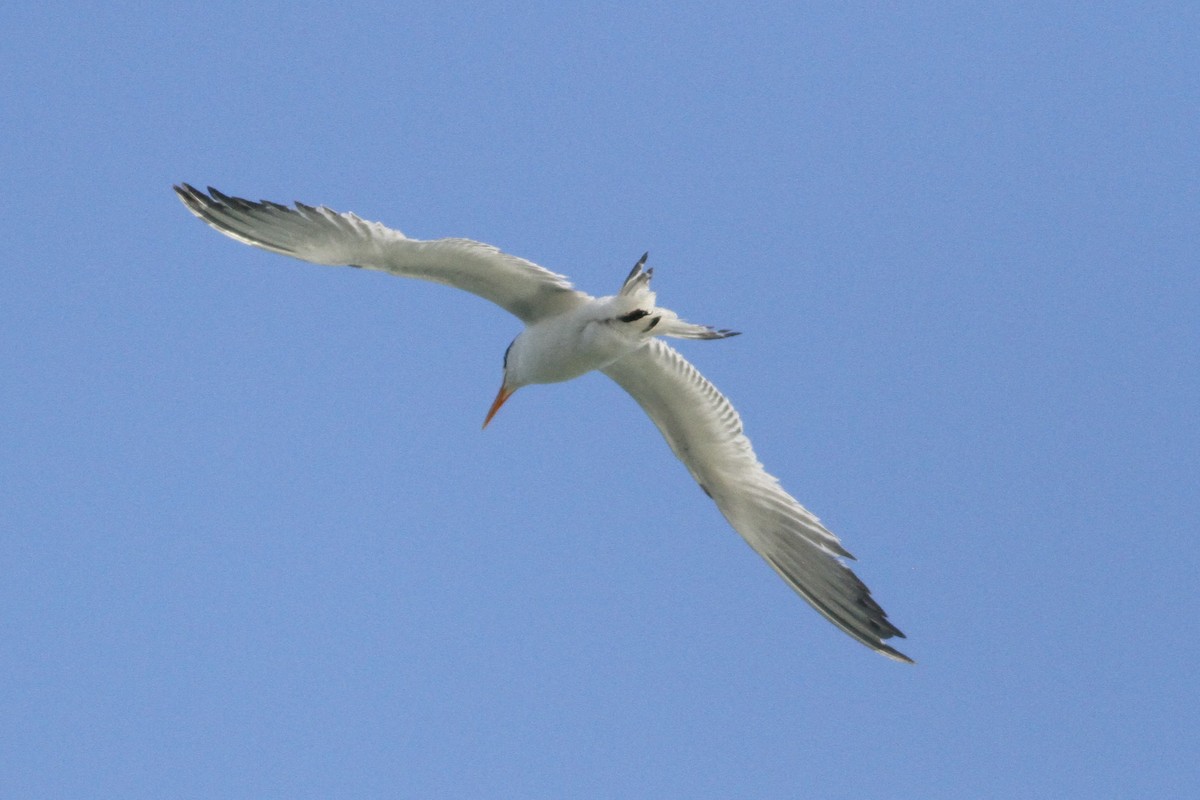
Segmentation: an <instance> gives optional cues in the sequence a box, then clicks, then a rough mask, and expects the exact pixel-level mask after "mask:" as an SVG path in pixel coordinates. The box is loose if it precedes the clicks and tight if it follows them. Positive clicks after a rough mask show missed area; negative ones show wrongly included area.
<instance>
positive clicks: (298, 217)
mask: <svg viewBox="0 0 1200 800" xmlns="http://www.w3.org/2000/svg"><path fill="white" fill-rule="evenodd" d="M175 191H176V193H178V195H179V198H180V199H181V200H182V201H183V204H184V205H185V206H187V208H188V210H189V211H191V212H192V213H193V214H195V215H196V216H197V217H199V218H200V219H202V220H203V221H204V222H206V223H208V224H209V225H211V226H212V227H213V228H216V229H217V230H218V231H220V232H221V233H223V234H225V235H226V236H228V237H230V238H231V239H236V240H238V241H239V242H243V243H245V244H248V245H253V246H254V247H259V248H262V249H263V250H270V251H271V252H273V253H281V254H283V255H286V256H292V257H293V258H299V259H301V260H303V261H310V262H312V263H314V264H327V265H348V266H355V267H363V268H365V269H375V270H381V271H383V272H390V273H391V274H393V275H400V276H402V277H406V278H420V279H423V280H427V281H433V282H435V283H442V284H446V285H448V286H454V287H456V288H458V289H462V290H464V291H468V292H471V293H472V294H477V295H479V296H480V297H483V298H485V299H487V300H491V301H492V302H493V303H495V304H496V305H498V306H500V307H501V308H504V309H505V310H507V311H509V312H511V313H512V314H514V315H516V316H517V317H518V318H520V319H521V320H522V321H523V322H525V323H526V324H530V323H533V322H537V321H538V320H540V319H543V318H545V317H548V316H553V315H555V314H560V313H562V312H564V311H567V310H569V309H571V308H574V307H575V306H577V305H579V304H581V303H583V302H585V301H586V300H587V299H588V295H586V294H584V293H583V292H579V291H577V290H575V289H574V288H572V286H571V282H570V281H569V280H567V278H565V277H564V276H562V275H558V274H556V273H553V272H551V271H550V270H548V269H544V268H542V267H539V266H538V265H537V264H534V263H532V262H530V261H526V260H525V259H523V258H517V257H516V256H511V255H508V254H506V253H502V252H501V251H500V250H498V249H497V248H495V247H492V246H491V245H488V244H483V243H482V242H475V241H472V240H470V239H433V240H429V241H422V240H419V239H409V238H407V237H406V236H405V235H404V234H402V233H400V231H397V230H394V229H392V228H388V227H387V226H385V225H382V224H380V223H378V222H368V221H366V220H364V219H361V218H360V217H358V216H356V215H354V214H349V213H345V214H343V213H339V212H337V211H333V210H332V209H329V208H326V207H324V206H308V205H305V204H303V203H296V204H295V206H294V207H288V206H284V205H280V204H279V203H272V202H270V201H266V200H263V201H260V202H257V203H256V202H253V201H251V200H246V199H243V198H240V197H232V196H230V195H226V194H223V193H222V192H219V191H217V190H216V189H213V188H212V187H209V189H208V193H207V194H206V193H204V192H202V191H200V190H198V189H196V188H194V187H192V186H189V185H188V184H186V183H185V184H182V185H181V186H176V187H175Z"/></svg>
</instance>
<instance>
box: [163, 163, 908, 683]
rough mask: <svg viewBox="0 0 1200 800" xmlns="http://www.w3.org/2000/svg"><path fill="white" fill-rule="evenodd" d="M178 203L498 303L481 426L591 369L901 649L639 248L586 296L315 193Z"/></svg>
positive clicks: (749, 533)
mask: <svg viewBox="0 0 1200 800" xmlns="http://www.w3.org/2000/svg"><path fill="white" fill-rule="evenodd" d="M175 191H176V192H178V194H179V196H180V198H181V199H182V200H183V202H184V204H185V205H186V206H187V208H188V209H189V210H190V211H191V212H192V213H193V214H195V215H196V216H197V217H199V218H200V219H202V220H204V221H205V222H206V223H208V224H209V225H211V226H212V227H214V228H216V229H217V230H218V231H220V232H221V233H224V234H225V235H227V236H230V237H231V238H234V239H237V240H239V241H241V242H244V243H246V244H250V245H253V246H255V247H260V248H263V249H265V250H271V251H273V252H277V253H282V254H284V255H290V256H293V257H296V258H300V259H303V260H305V261H310V262H313V263H317V264H329V265H349V266H356V267H363V268H367V269H378V270H383V271H386V272H390V273H392V274H396V275H401V276H404V277H412V278H421V279H424V280H431V281H435V282H438V283H443V284H447V285H451V286H455V287H457V288H460V289H464V290H466V291H470V292H472V293H474V294H477V295H480V296H482V297H484V298H487V299H489V300H492V301H493V302H495V303H496V304H497V305H500V306H501V307H503V308H505V309H507V310H508V311H510V312H512V313H513V314H514V315H516V316H517V317H518V318H519V319H521V320H522V321H523V322H524V323H525V325H526V327H525V330H524V331H522V332H521V334H520V335H518V336H517V338H516V339H514V340H513V342H512V344H511V345H509V348H508V350H507V351H506V352H505V356H504V380H503V383H502V384H501V387H500V392H499V394H497V396H496V400H495V402H494V403H493V404H492V407H491V409H490V411H489V412H488V415H487V418H486V419H485V421H484V425H485V426H486V425H487V423H488V422H490V421H491V419H492V417H493V415H494V414H495V413H496V411H498V410H499V408H500V406H501V405H503V403H504V402H505V401H506V400H507V399H508V398H509V397H510V396H511V395H512V394H513V392H515V391H516V390H517V389H519V388H521V387H522V386H527V385H530V384H537V383H556V382H560V381H566V380H571V379H572V378H576V377H579V376H580V375H583V374H586V373H588V372H592V371H595V370H599V371H601V372H604V373H605V374H606V375H608V376H609V377H610V378H612V379H613V380H614V381H616V382H617V383H618V384H619V385H620V386H621V387H623V388H624V389H625V390H626V391H627V392H629V394H630V395H632V396H633V398H634V399H635V400H636V401H637V402H638V404H639V405H641V406H642V408H643V409H644V410H645V411H646V413H647V414H648V415H649V416H650V418H651V420H653V421H654V423H655V425H657V426H658V428H659V430H660V431H661V432H662V434H663V436H664V438H666V440H667V443H668V444H669V445H670V447H671V449H672V451H674V453H675V455H676V456H677V457H678V458H679V459H680V460H681V461H682V462H683V463H684V465H685V466H686V467H687V469H688V471H689V472H690V473H691V474H692V477H694V478H695V479H696V481H697V482H698V483H699V484H700V486H701V488H702V489H703V490H704V492H705V493H706V494H707V495H708V496H709V497H711V498H712V499H713V501H714V502H716V504H717V506H718V508H720V510H721V512H722V513H723V514H724V515H725V518H726V519H728V520H729V522H730V524H731V525H732V526H733V527H734V529H736V530H737V531H738V533H740V534H741V535H742V537H743V538H745V540H746V541H747V542H748V543H749V544H750V546H751V547H753V548H754V549H755V550H756V551H758V553H759V554H760V555H761V556H762V557H763V558H764V559H766V561H767V563H769V564H770V565H771V567H772V568H773V569H774V570H775V571H776V572H778V573H779V574H780V576H782V577H783V579H784V580H785V581H786V582H787V583H788V585H790V586H791V587H792V588H793V589H794V590H795V591H796V592H797V593H799V594H800V595H801V596H802V597H803V598H804V599H805V600H807V601H808V602H809V603H811V604H812V605H813V607H814V608H816V609H817V610H818V611H820V612H821V613H822V614H824V615H825V616H826V617H827V618H828V619H829V620H830V621H831V622H833V623H834V624H836V625H837V626H838V627H840V628H841V629H842V630H844V631H845V632H846V633H848V634H850V635H851V636H853V637H854V638H856V639H858V640H859V641H860V642H862V643H863V644H865V645H867V646H868V647H871V648H872V649H874V650H877V651H879V652H881V653H883V654H884V655H887V656H889V657H891V658H894V659H896V660H898V661H910V659H909V658H908V657H907V656H905V655H904V654H902V653H900V652H898V651H897V650H895V649H893V648H891V647H890V646H888V645H887V644H885V643H884V640H885V639H888V638H891V637H893V636H900V637H903V635H904V634H903V633H901V632H900V631H899V629H897V628H896V627H895V626H894V625H892V624H891V623H890V622H889V621H888V619H887V615H886V614H885V613H884V611H883V609H882V608H880V607H879V605H878V604H877V603H876V602H875V601H874V599H872V597H871V593H870V591H869V590H868V589H867V587H866V586H865V585H864V584H863V583H862V581H860V580H859V579H858V577H857V576H856V575H855V574H854V573H853V572H851V571H850V569H849V568H847V567H846V565H845V564H844V563H843V562H842V560H841V559H843V558H853V556H851V555H850V554H849V553H848V552H847V551H846V550H845V549H844V548H843V547H842V545H841V543H840V542H839V541H838V539H837V537H836V536H834V535H833V534H832V533H830V532H829V531H828V530H826V528H825V527H824V526H823V525H822V524H821V523H820V521H819V520H818V519H817V518H816V517H815V516H813V515H812V514H811V513H810V512H809V511H808V510H806V509H805V508H804V507H803V506H801V505H800V503H798V502H797V501H796V500H795V499H794V498H793V497H792V496H791V495H789V494H788V493H787V492H785V491H784V490H783V489H782V488H781V487H780V485H779V482H778V481H777V480H776V479H775V478H774V477H772V476H771V475H769V474H768V473H767V472H766V471H765V470H764V469H763V467H762V465H761V464H760V463H759V462H758V459H757V457H756V456H755V454H754V450H753V448H752V447H751V446H750V441H749V439H747V438H746V436H745V434H744V433H743V432H742V423H741V419H740V417H739V416H738V414H737V412H736V411H735V410H734V408H733V406H732V405H731V404H730V403H729V401H728V400H727V399H726V398H725V397H724V395H722V394H721V393H720V392H719V391H718V390H717V389H716V387H714V386H713V385H712V384H711V383H710V382H709V381H708V380H706V379H705V378H704V376H703V375H701V374H700V372H699V371H698V370H697V369H696V368H695V367H694V366H692V365H691V364H690V363H688V361H687V360H686V359H684V358H683V356H681V355H680V354H679V353H678V352H676V351H675V350H674V349H673V348H671V347H670V346H668V345H667V344H665V343H664V342H663V341H662V340H661V339H660V338H658V337H661V336H669V337H674V338H683V339H720V338H725V337H727V336H733V335H735V334H734V333H733V332H732V331H728V330H715V329H713V328H709V327H706V326H702V325H693V324H691V323H689V322H685V321H683V320H682V319H680V318H679V317H678V316H677V315H676V314H675V313H674V312H672V311H669V310H667V309H665V308H661V307H659V306H658V305H657V304H656V298H655V295H654V292H653V291H651V290H650V278H651V275H652V271H651V270H647V269H644V266H645V262H646V256H643V257H642V259H641V260H640V261H638V263H637V265H636V266H634V268H633V270H632V271H631V272H630V273H629V275H628V277H627V278H626V279H625V281H624V283H623V285H622V286H621V289H620V291H619V292H618V293H617V294H616V295H612V296H609V297H599V298H596V297H591V296H589V295H587V294H585V293H583V292H580V291H577V290H575V289H574V288H573V287H572V286H571V284H570V283H569V282H568V281H567V279H566V278H564V277H563V276H561V275H557V274H555V273H552V272H550V271H549V270H546V269H543V268H542V267H539V266H537V265H536V264H532V263H530V262H528V261H525V260H523V259H520V258H516V257H514V256H510V255H507V254H504V253H501V252H500V251H499V250H497V249H496V248H494V247H491V246H489V245H485V244H481V243H479V242H474V241H470V240H467V239H438V240H432V241H419V240H414V239H408V238H407V237H405V236H404V235H403V234H401V233H400V232H399V231H396V230H393V229H391V228H387V227H385V226H383V225H381V224H379V223H377V222H366V221H364V220H362V219H360V218H359V217H357V216H355V215H353V214H340V213H338V212H335V211H332V210H330V209H328V208H324V207H312V206H306V205H304V204H301V203H296V205H295V207H294V208H293V207H287V206H283V205H279V204H277V203H270V202H266V201H263V202H259V203H255V202H252V201H248V200H244V199H241V198H237V197H230V196H227V195H224V194H222V193H220V192H218V191H216V190H215V189H212V188H210V189H209V191H208V194H205V193H204V192H201V191H199V190H197V189H194V188H193V187H191V186H189V185H187V184H183V185H182V186H177V187H175Z"/></svg>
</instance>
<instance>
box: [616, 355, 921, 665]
mask: <svg viewBox="0 0 1200 800" xmlns="http://www.w3.org/2000/svg"><path fill="white" fill-rule="evenodd" d="M603 371H604V373H605V374H606V375H608V376H609V377H610V378H612V379H613V380H614V381H616V382H617V384H618V385H620V386H621V387H622V388H623V389H625V391H627V392H628V393H629V394H630V395H631V396H632V397H633V399H634V400H636V401H637V403H638V404H639V405H640V406H641V407H642V409H643V410H644V411H645V412H646V414H647V415H648V416H649V417H650V419H651V420H653V421H654V424H655V425H656V426H658V429H659V430H660V431H661V432H662V434H663V437H664V438H665V439H666V440H667V443H668V444H669V445H670V447H671V450H672V451H674V453H675V455H676V456H677V457H678V458H679V460H680V461H682V462H683V463H684V465H685V466H686V467H687V469H688V471H689V472H690V473H691V474H692V477H693V478H695V479H696V482H697V483H699V484H700V487H701V488H702V489H703V490H704V491H705V493H706V494H708V495H709V496H710V497H711V498H712V499H713V501H714V502H716V504H717V507H718V508H719V509H720V510H721V513H722V514H723V515H724V516H725V518H726V519H727V520H728V521H729V523H730V524H731V525H732V526H733V527H734V529H735V530H736V531H737V532H738V533H739V534H741V536H742V537H743V538H744V539H745V540H746V542H747V543H748V544H749V545H750V546H751V547H752V548H754V550H755V551H757V552H758V554H759V555H761V556H762V557H763V558H764V559H765V560H766V561H767V563H768V564H770V566H771V567H772V569H774V570H775V571H776V572H777V573H778V574H779V575H780V577H782V578H783V579H784V581H785V582H786V583H787V584H788V585H789V586H791V587H792V589H793V590H794V591H795V592H796V593H797V594H799V595H800V596H801V597H803V598H804V599H805V600H806V601H807V602H808V603H809V604H810V605H811V606H813V608H815V609H816V610H817V611H819V612H820V613H821V614H822V615H823V616H825V617H826V618H827V619H828V620H829V621H830V622H832V623H833V624H834V625H836V626H838V627H839V628H841V629H842V630H843V631H845V632H846V633H847V634H849V635H850V636H852V637H853V638H854V639H856V640H858V641H859V642H861V643H862V644H864V645H866V646H867V647H869V648H871V649H872V650H875V651H878V652H879V653H882V654H883V655H885V656H888V657H889V658H892V659H894V660H896V661H900V662H904V663H913V661H912V659H911V658H909V657H908V656H906V655H904V654H903V653H901V652H900V651H898V650H896V649H895V648H893V647H890V646H889V645H887V644H885V643H884V640H886V639H890V638H892V637H899V638H904V634H903V633H902V632H901V631H900V629H899V628H897V627H896V626H895V625H893V624H892V623H891V622H889V621H888V619H887V614H886V612H884V610H883V608H881V607H880V605H879V604H878V603H877V602H876V601H875V600H874V598H872V596H871V591H870V589H868V588H867V586H866V584H864V583H863V582H862V581H861V580H860V579H859V578H858V576H857V575H855V574H854V572H853V571H851V570H850V569H849V568H848V567H847V566H846V565H845V564H844V563H843V562H842V559H843V558H853V556H851V555H850V553H849V552H847V551H846V550H845V549H844V548H843V547H842V546H841V544H840V542H839V541H838V539H837V537H836V536H834V535H833V534H832V533H831V532H829V531H828V530H827V529H826V528H825V526H823V525H822V524H821V523H820V521H819V520H818V519H817V518H816V517H815V516H814V515H813V514H811V513H810V512H809V511H808V510H807V509H805V508H804V507H803V506H802V505H800V503H798V502H797V501H796V500H795V498H793V497H792V496H791V495H789V494H788V493H787V492H785V491H784V490H783V489H782V488H781V487H780V486H779V482H778V481H777V480H776V479H775V478H774V477H773V476H771V475H770V474H768V473H767V472H766V471H765V470H764V469H763V466H762V464H760V463H759V461H758V459H757V457H756V456H755V454H754V449H753V448H752V447H751V445H750V440H749V439H747V438H746V436H745V434H744V433H743V432H742V423H741V418H740V417H739V416H738V413H737V411H736V410H735V409H734V408H733V405H732V404H731V403H730V402H729V401H728V400H727V399H726V398H725V396H724V395H722V394H721V392H720V391H718V390H717V388H716V387H715V386H713V384H712V383H711V382H709V381H708V379H706V378H705V377H704V376H703V375H701V374H700V371H699V370H697V369H696V368H695V367H694V366H693V365H692V364H691V363H689V362H688V361H687V359H685V358H684V357H683V356H682V355H680V354H679V352H678V351H676V350H675V349H673V348H672V347H670V346H669V345H667V344H665V343H664V342H661V341H659V340H657V339H655V340H651V341H650V342H648V343H647V344H646V345H645V346H644V347H642V348H641V349H639V350H637V351H635V352H634V353H632V354H630V355H628V356H625V357H624V358H622V359H620V360H618V361H616V362H614V363H613V364H611V365H609V366H608V367H606V368H605V369H604V370H603Z"/></svg>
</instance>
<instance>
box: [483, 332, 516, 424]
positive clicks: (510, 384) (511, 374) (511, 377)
mask: <svg viewBox="0 0 1200 800" xmlns="http://www.w3.org/2000/svg"><path fill="white" fill-rule="evenodd" d="M516 343H517V340H516V339H513V340H512V343H511V344H509V346H508V349H507V350H505V351H504V380H503V381H501V383H500V391H499V392H497V393H496V399H495V400H493V401H492V407H491V408H489V409H488V413H487V417H485V418H484V420H483V427H485V428H486V427H487V426H488V423H489V422H491V421H492V417H494V416H496V412H497V411H499V410H500V406H502V405H504V401H506V400H508V398H510V397H512V395H513V392H515V391H516V390H517V389H520V388H521V387H522V386H524V385H525V383H526V381H524V380H522V379H521V373H520V366H519V361H520V355H519V354H518V353H515V352H514V348H513V345H515V344H516Z"/></svg>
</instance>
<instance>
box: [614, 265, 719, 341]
mask: <svg viewBox="0 0 1200 800" xmlns="http://www.w3.org/2000/svg"><path fill="white" fill-rule="evenodd" d="M649 257H650V254H649V253H643V254H642V257H641V258H639V259H638V262H637V263H636V264H634V265H633V269H631V270H630V271H629V275H628V276H626V278H625V282H624V283H623V284H622V285H621V291H620V292H618V294H617V296H618V297H625V298H629V300H628V302H631V303H633V304H635V307H634V309H633V310H632V311H630V312H628V313H625V314H623V315H620V316H618V317H617V319H619V320H620V321H621V322H629V323H632V322H636V321H639V320H641V319H642V318H643V317H649V319H650V322H649V323H648V324H647V325H646V327H645V330H643V331H642V333H643V334H649V335H653V336H671V337H674V338H676V339H726V338H728V337H730V336H737V335H738V331H731V330H728V329H726V328H712V327H709V326H708V325H694V324H692V323H690V322H684V321H683V320H682V319H680V318H679V316H678V315H677V314H675V313H674V312H673V311H668V310H667V309H665V308H655V305H654V300H655V297H654V292H653V291H651V290H650V279H651V278H652V277H654V268H653V267H651V268H649V269H647V268H646V259H648V258H649ZM650 309H653V311H651V310H650ZM651 331H653V333H652V334H651Z"/></svg>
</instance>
